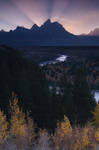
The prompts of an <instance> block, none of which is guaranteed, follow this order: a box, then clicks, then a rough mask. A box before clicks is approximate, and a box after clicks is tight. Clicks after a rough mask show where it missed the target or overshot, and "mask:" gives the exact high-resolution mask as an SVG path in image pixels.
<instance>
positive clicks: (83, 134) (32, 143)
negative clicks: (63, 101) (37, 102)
mask: <svg viewBox="0 0 99 150" xmlns="http://www.w3.org/2000/svg"><path fill="white" fill-rule="evenodd" d="M18 102H19V100H18V98H17V97H16V96H14V99H13V101H10V113H11V117H10V120H8V121H7V119H6V115H5V114H4V112H3V111H2V110H0V150H12V149H13V150H28V149H29V150H96V146H97V145H98V144H99V126H98V120H97V115H98V111H99V110H98V109H99V107H98V105H97V106H96V109H95V112H94V122H95V124H96V126H93V125H92V123H90V122H88V123H87V124H86V125H85V126H84V127H80V126H78V125H76V126H71V123H70V121H69V119H68V117H66V116H64V119H63V121H62V122H59V121H58V123H57V127H56V129H55V131H54V133H53V134H50V133H49V132H48V131H47V130H45V129H43V130H42V129H38V132H37V131H36V130H35V124H34V121H33V120H32V118H31V117H30V116H29V113H28V112H27V113H24V111H23V110H22V108H20V107H19V105H18Z"/></svg>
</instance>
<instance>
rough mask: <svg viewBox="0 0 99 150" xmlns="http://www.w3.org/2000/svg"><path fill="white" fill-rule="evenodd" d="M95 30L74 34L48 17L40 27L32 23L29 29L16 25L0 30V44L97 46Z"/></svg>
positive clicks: (97, 38) (98, 43)
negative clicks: (12, 28) (10, 28)
mask: <svg viewBox="0 0 99 150" xmlns="http://www.w3.org/2000/svg"><path fill="white" fill-rule="evenodd" d="M96 32H97V31H96V30H94V31H91V32H90V33H89V34H88V35H79V36H78V35H74V34H72V33H70V32H68V31H67V30H65V29H64V27H63V26H62V25H61V24H60V23H58V22H51V20H50V19H48V20H47V21H46V22H45V23H44V24H43V25H41V26H40V27H39V26H37V25H36V24H34V25H33V26H32V28H31V29H27V28H24V27H20V26H18V27H17V28H16V29H15V30H13V31H12V30H11V31H9V32H5V31H4V30H2V31H1V32H0V44H1V45H11V46H67V45H68V46H71V45H72V46H74V45H76V46H77V45H85V46H86V45H90V46H91V45H92V46H99V36H96V34H95V33H96Z"/></svg>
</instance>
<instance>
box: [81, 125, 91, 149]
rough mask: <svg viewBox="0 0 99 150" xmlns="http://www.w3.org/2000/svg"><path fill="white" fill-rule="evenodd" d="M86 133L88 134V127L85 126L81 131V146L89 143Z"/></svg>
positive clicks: (86, 145)
mask: <svg viewBox="0 0 99 150" xmlns="http://www.w3.org/2000/svg"><path fill="white" fill-rule="evenodd" d="M88 135H89V129H88V128H87V127H85V128H84V129H83V133H82V146H83V147H88V146H89V145H90V144H91V143H90V139H89V136H88Z"/></svg>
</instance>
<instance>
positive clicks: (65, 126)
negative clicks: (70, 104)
mask: <svg viewBox="0 0 99 150" xmlns="http://www.w3.org/2000/svg"><path fill="white" fill-rule="evenodd" d="M71 135H72V127H71V124H70V121H69V119H68V118H67V117H66V116H64V120H63V122H61V123H59V122H58V124H57V128H56V131H55V134H54V137H53V140H54V143H55V147H56V149H57V150H59V149H60V147H62V144H63V142H64V140H65V139H66V138H67V137H68V136H71Z"/></svg>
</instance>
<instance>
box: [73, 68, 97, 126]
mask: <svg viewBox="0 0 99 150" xmlns="http://www.w3.org/2000/svg"><path fill="white" fill-rule="evenodd" d="M95 106H96V102H95V99H94V97H93V95H92V94H91V91H90V88H89V85H88V82H87V79H86V75H85V68H84V67H82V66H81V68H79V69H77V72H76V75H75V79H74V86H73V120H74V121H76V122H77V123H79V124H84V123H86V121H88V119H91V118H92V111H94V108H95ZM76 122H75V123H76Z"/></svg>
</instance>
